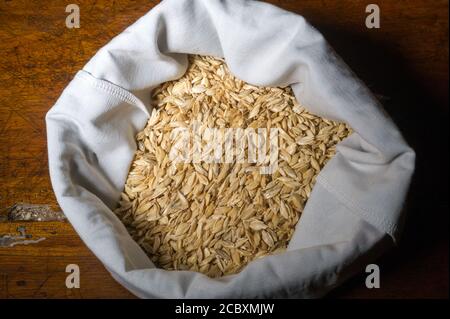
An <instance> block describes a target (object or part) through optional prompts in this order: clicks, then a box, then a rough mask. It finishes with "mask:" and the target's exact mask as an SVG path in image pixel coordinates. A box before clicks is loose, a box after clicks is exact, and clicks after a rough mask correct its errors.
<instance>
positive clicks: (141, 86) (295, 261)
mask: <svg viewBox="0 0 450 319" xmlns="http://www.w3.org/2000/svg"><path fill="white" fill-rule="evenodd" d="M187 54H200V55H212V56H216V57H222V58H224V59H225V61H226V63H227V64H228V66H229V68H230V70H231V72H232V73H233V74H234V75H235V76H236V77H238V78H240V79H241V80H244V81H246V82H248V83H251V84H254V85H261V86H288V85H290V86H291V87H292V89H293V91H294V94H295V96H296V98H297V99H298V100H299V101H300V102H301V103H302V104H303V105H305V106H306V107H307V108H308V110H309V111H310V112H312V113H314V114H317V115H320V116H322V117H325V118H329V119H332V120H338V121H341V122H346V123H348V124H349V125H350V126H351V127H352V128H353V130H354V133H353V134H352V135H351V136H349V137H348V138H347V139H345V140H344V141H342V142H341V143H339V144H338V146H337V148H336V150H337V152H336V155H335V156H334V157H333V158H332V159H331V160H330V161H329V162H328V163H327V164H326V166H325V167H324V168H323V169H322V171H321V172H320V174H319V176H318V178H317V180H316V185H315V186H314V188H313V191H312V193H311V196H310V198H309V200H308V202H307V204H306V206H305V209H304V211H303V214H302V217H301V219H300V221H299V223H298V224H297V227H296V230H295V233H294V235H293V238H292V240H291V242H290V243H289V246H288V249H287V251H286V252H284V253H281V254H277V255H272V256H267V257H264V258H261V259H257V260H254V261H253V262H251V263H250V264H249V265H248V266H246V267H245V268H244V269H243V270H242V271H241V272H240V273H238V274H235V275H229V276H225V277H222V278H219V279H212V278H209V277H207V276H205V275H203V274H200V273H196V272H192V271H166V270H162V269H158V268H156V267H155V265H154V264H153V263H152V262H151V260H150V259H149V258H148V257H147V255H146V254H145V253H144V251H143V250H142V249H141V248H140V247H139V246H138V245H137V243H136V242H134V241H133V239H132V238H131V237H130V235H129V234H128V232H127V230H126V229H125V227H124V225H123V224H122V223H121V222H120V220H119V219H118V218H117V217H116V216H115V215H114V213H113V212H112V209H114V207H115V206H116V204H117V202H118V199H119V197H120V193H121V191H122V189H123V186H124V183H125V180H126V177H127V174H128V170H129V166H130V163H131V161H132V159H133V155H134V152H135V150H136V143H135V134H136V133H137V132H138V131H140V130H141V129H143V127H144V126H145V124H146V121H147V119H148V116H149V112H151V109H150V96H151V94H150V92H151V90H152V89H153V88H154V87H155V86H157V85H158V84H160V83H163V82H166V81H170V80H174V79H177V78H179V77H181V76H182V75H183V74H184V72H185V71H186V68H187V63H188V62H187ZM46 123H47V138H48V153H49V168H50V176H51V180H52V185H53V188H54V191H55V194H56V197H57V200H58V203H59V204H60V206H61V208H62V209H63V211H64V213H65V214H66V216H67V218H68V219H69V221H70V222H71V224H72V225H73V227H74V228H75V230H76V231H77V232H78V234H79V235H80V237H81V238H82V240H83V241H84V242H85V243H86V245H87V246H88V247H89V248H90V249H91V250H92V252H93V253H94V254H95V255H96V256H97V257H98V258H99V259H100V260H101V261H102V263H103V264H104V265H105V267H106V268H107V269H108V270H109V271H110V272H111V274H112V275H113V277H114V278H115V279H116V280H117V281H118V282H120V283H121V284H122V285H123V286H125V287H126V288H127V289H129V290H130V291H131V292H132V293H134V294H135V295H137V296H139V297H143V298H244V297H245V298H264V297H288V298H294V297H302V298H311V297H320V296H323V295H324V294H325V293H327V292H328V291H329V290H330V289H332V288H333V287H335V286H336V285H338V284H339V283H341V282H342V281H344V280H345V279H347V278H348V277H349V276H351V275H352V274H354V273H355V272H356V271H360V270H361V269H362V268H361V267H363V265H364V262H368V261H370V260H372V259H373V258H374V256H375V255H377V254H379V253H382V252H383V251H384V250H385V249H387V248H388V247H389V246H390V244H391V243H392V242H395V241H396V240H398V237H399V234H400V230H401V226H402V225H401V224H402V219H403V214H402V205H403V201H404V199H405V197H406V194H407V190H408V187H409V183H410V178H411V175H412V173H413V170H414V161H415V154H414V151H413V150H412V149H411V148H410V147H409V146H408V145H407V144H406V142H405V141H404V139H403V138H402V136H401V134H400V132H399V131H398V129H397V128H396V126H395V125H394V124H393V122H392V121H391V120H390V118H389V117H388V116H387V115H386V114H385V113H384V111H383V110H382V107H381V106H380V104H379V102H378V101H377V100H376V99H375V98H374V97H373V95H372V94H371V93H370V91H369V90H368V89H367V87H366V86H365V85H364V84H363V83H362V82H361V81H360V80H358V79H357V78H356V77H355V75H353V73H352V72H351V71H350V70H349V68H348V67H347V66H346V65H345V63H343V62H342V60H341V59H340V58H339V57H338V56H337V55H336V53H335V52H334V51H333V49H332V48H331V47H330V46H329V45H328V44H327V42H326V41H325V39H324V38H323V36H322V35H321V34H320V33H319V32H318V31H317V30H316V29H314V28H313V27H312V26H311V25H309V24H308V23H307V22H306V21H305V19H304V18H303V17H301V16H299V15H297V14H294V13H291V12H287V11H284V10H281V9H279V8H277V7H275V6H272V5H269V4H265V3H260V2H256V1H235V0H222V1H220V0H194V1H191V0H165V1H163V2H162V3H160V4H159V5H157V6H156V7H154V8H153V9H152V10H151V11H150V12H148V13H147V14H146V15H145V16H143V17H142V18H141V19H139V20H138V21H137V22H135V23H134V24H133V25H131V26H130V27H129V28H127V29H126V30H125V31H124V32H122V33H121V34H120V35H118V36H117V37H115V38H114V39H113V40H112V41H111V42H110V43H108V44H107V45H106V46H105V47H103V48H102V49H100V50H99V51H98V52H97V54H96V55H95V56H94V57H93V58H92V59H91V60H90V61H89V62H88V63H87V64H86V66H85V67H84V68H83V70H81V71H79V72H78V73H77V74H76V76H75V78H74V79H73V80H72V81H71V82H70V83H69V85H68V86H67V87H66V89H65V90H64V92H63V93H62V95H61V97H60V98H59V99H58V101H57V102H56V104H55V105H54V106H53V107H52V108H51V110H50V111H49V112H48V113H47V116H46Z"/></svg>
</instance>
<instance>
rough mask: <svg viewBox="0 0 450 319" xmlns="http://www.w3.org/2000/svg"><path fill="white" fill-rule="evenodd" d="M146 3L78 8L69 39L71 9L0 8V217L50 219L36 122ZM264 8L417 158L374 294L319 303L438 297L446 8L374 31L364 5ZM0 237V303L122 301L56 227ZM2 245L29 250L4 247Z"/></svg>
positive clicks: (36, 4)
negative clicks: (303, 39)
mask: <svg viewBox="0 0 450 319" xmlns="http://www.w3.org/2000/svg"><path fill="white" fill-rule="evenodd" d="M157 2H158V1H148V0H146V1H143V0H139V1H132V0H129V1H126V0H123V1H120V0H116V1H100V0H99V1H96V0H89V1H87V0H85V1H77V4H78V5H79V8H80V28H73V29H69V28H67V27H66V24H65V21H66V17H67V15H68V13H66V12H65V9H66V6H67V5H68V4H70V3H71V2H70V1H49V2H44V1H37V0H28V1H23V0H18V1H16V0H1V2H0V215H2V214H3V216H5V215H6V213H7V212H8V211H9V210H10V209H8V208H10V207H11V206H14V205H15V204H17V203H22V204H23V203H25V204H39V205H49V206H48V208H46V207H44V209H50V210H53V211H58V210H59V208H58V205H57V202H56V200H55V197H54V195H53V192H52V188H51V184H50V179H49V176H48V162H47V148H46V132H45V122H44V117H45V114H46V112H47V111H48V110H49V108H50V107H51V106H52V105H53V104H54V103H55V101H56V100H57V98H58V96H59V95H60V94H61V92H62V90H63V88H64V87H65V86H66V85H67V84H68V83H69V81H70V80H71V79H72V78H73V76H74V74H75V73H76V72H77V70H79V69H81V68H82V67H83V65H84V64H85V63H86V62H87V61H88V60H89V58H90V57H92V56H93V54H94V53H95V52H96V51H97V50H98V49H99V48H101V47H102V46H103V45H105V44H106V43H107V42H108V41H109V40H111V39H112V38H113V37H114V36H115V35H117V34H118V33H120V32H121V31H122V30H124V28H126V27H127V26H128V25H130V24H131V23H133V22H134V21H135V20H136V19H138V18H139V17H140V16H142V15H143V14H144V13H146V12H147V11H148V10H149V9H151V8H152V7H153V6H154V5H156V4H157ZM270 2H271V3H273V4H276V5H278V6H280V7H282V8H285V9H288V10H290V11H294V12H297V13H299V14H302V15H303V16H305V17H306V19H308V20H309V21H310V22H311V23H312V24H313V25H314V26H316V27H317V28H318V29H319V30H320V31H321V32H322V33H323V34H324V35H325V37H326V38H327V39H328V40H329V42H330V43H331V44H332V45H333V47H334V48H335V49H336V51H337V52H338V53H339V54H340V55H341V56H342V57H343V59H344V60H345V61H346V62H347V64H348V65H349V66H350V67H351V68H352V69H353V70H354V71H355V73H356V74H357V75H358V76H359V77H360V78H362V79H363V80H364V81H365V82H366V83H367V85H368V86H369V87H370V88H371V89H372V90H373V91H374V93H376V94H377V95H378V96H379V97H380V99H381V100H382V102H383V104H384V105H385V107H386V110H387V111H388V113H389V114H390V115H391V116H392V117H393V119H394V121H395V122H396V123H397V125H398V126H399V127H400V129H401V130H402V132H403V133H404V135H405V137H406V139H407V141H408V142H409V143H410V144H411V145H412V146H413V148H414V149H415V150H416V152H417V155H418V156H417V171H416V174H415V176H414V180H413V184H412V188H411V191H410V194H409V197H408V200H407V202H406V205H405V209H406V210H407V220H406V226H405V231H404V235H403V238H402V240H401V241H400V243H399V245H398V247H397V248H395V249H393V250H392V251H391V252H389V253H388V254H387V255H385V256H384V257H382V258H381V259H379V260H378V261H377V264H378V265H379V266H380V269H381V288H380V289H367V288H366V287H365V284H364V281H365V276H364V272H363V271H364V270H363V269H361V275H360V276H357V277H355V278H353V279H351V280H350V281H349V282H347V283H345V284H344V285H343V286H342V287H340V288H338V289H337V290H335V291H333V292H332V293H331V294H330V297H339V298H348V297H350V298H421V297H426V298H432V297H447V298H448V122H447V121H448V1H445V0H436V1H428V0H416V1H395V0H389V1H388V0H383V1H382V0H378V1H376V3H377V4H378V6H379V8H380V16H381V24H380V28H372V29H368V28H367V27H366V25H365V19H366V16H367V14H368V13H366V12H365V9H366V6H367V5H368V4H369V3H371V2H369V1H361V0H345V1H344V0H339V1H337V0H302V1H294V0H292V1H288V0H285V1H282V0H279V1H276V0H273V1H270ZM19 207H20V206H19ZM33 209H34V208H33V207H32V208H31V213H30V214H31V215H32V210H33ZM36 209H38V208H36ZM29 216H30V215H29ZM29 216H28V217H29ZM19 217H20V216H19ZM22 217H23V216H22ZM25 217H26V216H25ZM0 236H1V237H0V238H3V239H4V240H3V241H2V240H0V246H3V247H0V298H24V297H26V298H32V297H37V298H43V297H48V298H92V297H99V298H111V297H116V298H131V297H133V296H132V295H131V294H130V293H128V292H127V291H126V290H125V289H124V288H122V287H121V286H120V285H119V284H117V283H116V282H115V281H114V280H113V279H112V278H111V277H110V275H109V274H108V273H107V271H106V270H105V268H104V267H103V266H102V264H101V263H100V262H99V261H98V260H97V259H96V258H95V256H93V255H92V253H91V252H90V251H89V249H88V248H87V247H86V246H85V245H84V244H83V242H82V241H81V240H80V238H79V237H78V236H77V234H76V232H75V231H74V230H73V228H72V227H71V226H70V224H69V223H67V222H64V221H51V222H49V221H22V220H20V218H19V220H16V221H8V220H4V221H3V222H1V221H0ZM5 236H10V237H12V236H16V237H17V238H22V240H28V241H30V243H29V244H28V245H15V246H13V247H7V246H8V242H9V241H7V240H5V238H6V239H8V238H10V237H5ZM39 238H45V240H40V239H39ZM2 243H3V244H2ZM68 264H77V265H79V267H80V272H81V283H80V288H79V289H68V288H66V285H65V280H66V276H67V275H68V274H67V273H66V272H65V270H66V266H67V265H68Z"/></svg>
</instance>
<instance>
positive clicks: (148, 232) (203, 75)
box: [115, 56, 351, 277]
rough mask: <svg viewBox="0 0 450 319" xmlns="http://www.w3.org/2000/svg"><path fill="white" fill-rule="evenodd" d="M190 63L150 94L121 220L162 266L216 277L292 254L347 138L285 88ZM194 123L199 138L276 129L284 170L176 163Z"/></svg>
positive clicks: (203, 60)
mask: <svg viewBox="0 0 450 319" xmlns="http://www.w3.org/2000/svg"><path fill="white" fill-rule="evenodd" d="M189 61H190V66H189V68H188V70H187V72H186V74H185V75H184V76H183V77H181V78H180V79H178V80H175V81H171V82H166V83H163V84H162V85H160V86H159V87H157V88H156V89H155V90H154V91H153V101H154V109H153V112H152V114H151V117H150V119H149V121H148V123H147V126H146V127H145V129H144V130H143V131H142V132H140V133H138V134H137V143H138V150H137V151H136V154H135V158H134V161H133V163H132V165H131V169H130V172H129V175H128V178H127V181H126V185H125V190H124V192H123V194H122V198H121V201H120V204H119V207H118V208H117V209H116V210H115V213H116V214H117V216H119V218H120V219H121V220H122V221H123V223H124V224H125V225H126V226H127V229H128V230H129V232H130V234H131V236H132V237H133V238H134V239H135V240H136V241H137V242H138V244H139V245H140V246H141V247H142V248H143V249H144V250H145V251H146V252H147V254H148V255H149V257H150V258H151V260H152V261H153V262H154V263H155V264H156V265H157V266H159V267H161V268H164V269H168V270H193V271H198V272H201V273H204V274H206V275H208V276H211V277H219V276H223V275H227V274H233V273H237V272H239V271H240V270H241V269H242V268H243V267H244V266H245V265H247V264H248V263H249V262H250V261H252V260H253V259H255V258H258V257H262V256H265V255H269V254H273V253H276V252H280V251H283V250H284V249H285V248H286V247H287V245H288V243H289V240H290V239H291V236H292V234H293V232H294V229H295V226H296V224H297V221H298V220H299V218H300V215H301V213H302V210H303V207H304V205H305V202H306V200H307V199H308V197H309V195H310V193H311V190H312V187H313V185H314V181H315V177H316V176H317V174H318V173H319V171H320V169H321V168H322V167H323V166H324V165H325V163H326V162H327V161H328V160H329V159H330V158H331V157H333V155H334V154H335V146H336V144H337V143H338V142H339V141H341V140H342V139H344V138H345V137H347V136H348V135H349V134H350V133H351V129H350V128H349V127H348V126H347V125H345V124H342V123H336V122H333V121H330V120H327V119H323V118H321V117H318V116H315V115H313V114H310V113H308V112H307V111H306V110H305V109H304V108H303V107H302V106H300V105H299V104H298V102H297V101H296V99H295V97H294V95H293V93H292V91H291V89H290V88H289V87H288V88H273V87H271V88H269V87H256V86H253V85H249V84H247V83H245V82H243V81H241V80H239V79H237V78H235V77H234V76H233V75H232V74H231V73H230V72H229V70H228V68H227V66H226V64H225V63H224V61H223V60H220V59H217V58H213V57H204V56H190V57H189ZM195 120H197V121H200V123H202V129H204V128H206V127H209V128H237V127H240V128H243V129H245V128H254V129H257V128H267V129H269V128H275V127H276V128H278V129H279V136H278V139H279V155H278V169H277V170H276V171H275V172H274V173H273V174H267V175H264V174H261V173H260V172H259V170H258V169H257V168H258V166H260V164H261V163H237V162H236V161H234V162H232V163H207V162H199V163H178V164H174V163H172V162H171V160H170V158H169V153H170V150H171V147H172V143H173V142H174V141H173V140H172V139H171V132H172V130H173V129H175V128H180V127H181V128H182V127H186V128H187V127H190V125H191V124H192V123H193V122H194V121H195ZM255 168H256V169H255Z"/></svg>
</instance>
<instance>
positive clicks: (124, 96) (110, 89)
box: [75, 70, 150, 116]
mask: <svg viewBox="0 0 450 319" xmlns="http://www.w3.org/2000/svg"><path fill="white" fill-rule="evenodd" d="M75 78H78V79H80V80H84V81H87V82H88V83H89V84H90V85H92V86H93V87H95V88H96V89H99V90H102V91H104V92H106V93H108V94H110V95H113V96H115V97H117V98H118V99H120V100H122V101H123V102H126V103H129V104H132V105H135V106H137V107H139V108H140V109H141V110H142V111H144V112H145V114H147V115H148V116H150V114H149V112H148V110H147V108H146V106H145V105H144V103H142V101H141V100H140V99H138V98H137V97H136V96H135V95H134V94H133V93H131V92H130V91H127V90H125V89H124V88H122V87H120V86H117V85H115V84H113V83H111V82H108V81H105V80H102V79H98V78H96V77H94V76H93V75H92V74H91V73H89V72H87V71H85V70H80V71H78V73H77V74H76V75H75Z"/></svg>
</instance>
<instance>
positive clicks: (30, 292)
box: [0, 222, 133, 298]
mask: <svg viewBox="0 0 450 319" xmlns="http://www.w3.org/2000/svg"><path fill="white" fill-rule="evenodd" d="M18 227H25V232H26V234H30V235H32V236H33V237H32V238H31V239H34V240H36V239H39V238H45V239H44V240H43V241H40V242H39V243H37V244H30V245H16V246H14V247H0V298H132V297H133V295H131V294H130V293H129V292H128V291H127V290H126V289H125V288H123V287H122V286H121V285H119V284H118V283H117V282H115V281H114V279H112V277H111V276H110V275H109V274H108V273H107V271H106V269H105V268H104V267H103V266H102V264H101V263H100V261H98V260H97V259H96V258H95V256H93V255H92V253H91V251H90V250H89V249H88V248H87V247H86V246H85V245H84V244H83V243H82V241H81V240H80V238H79V237H78V236H77V235H76V233H75V232H74V230H73V228H72V227H71V226H70V224H69V223H63V222H31V223H27V222H20V223H19V222H6V223H0V234H11V235H17V234H18V232H17V228H18ZM69 264H76V265H78V266H79V269H80V288H79V289H77V288H73V289H69V288H67V287H66V284H65V282H66V277H67V276H68V275H69V273H66V266H67V265H69ZM93 287H96V288H95V289H93Z"/></svg>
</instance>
